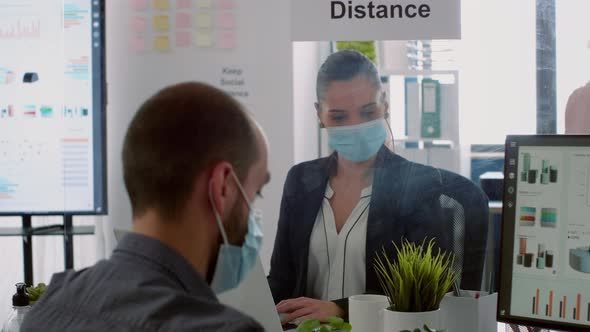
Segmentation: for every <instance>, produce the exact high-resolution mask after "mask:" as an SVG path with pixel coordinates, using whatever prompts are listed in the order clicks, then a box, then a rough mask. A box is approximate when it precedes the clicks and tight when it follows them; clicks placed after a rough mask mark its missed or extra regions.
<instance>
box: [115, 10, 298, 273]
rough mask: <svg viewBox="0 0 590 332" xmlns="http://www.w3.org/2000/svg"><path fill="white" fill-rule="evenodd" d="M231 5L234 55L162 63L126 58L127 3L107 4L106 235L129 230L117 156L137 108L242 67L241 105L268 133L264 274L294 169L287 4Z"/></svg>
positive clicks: (175, 56)
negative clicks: (183, 85) (179, 85)
mask: <svg viewBox="0 0 590 332" xmlns="http://www.w3.org/2000/svg"><path fill="white" fill-rule="evenodd" d="M236 3H237V4H238V6H239V9H238V11H239V14H238V19H237V29H238V30H237V36H238V38H237V40H238V44H237V47H236V49H235V50H234V51H233V52H226V53H220V52H212V51H200V52H199V51H197V50H191V51H182V52H176V51H173V52H171V53H170V54H166V55H162V54H151V53H150V54H134V53H133V52H131V50H130V47H129V32H128V31H129V30H130V29H129V22H131V17H132V16H133V13H132V12H131V9H130V8H128V2H127V1H108V2H107V63H108V69H107V80H108V82H109V105H108V133H107V134H108V163H109V167H108V176H109V218H108V220H109V221H108V223H109V224H110V226H109V225H107V226H108V227H107V228H109V227H111V226H114V227H118V228H125V229H129V228H131V212H130V207H129V201H128V197H127V194H126V192H125V189H124V185H123V178H122V169H121V168H122V166H121V157H120V153H121V146H122V141H123V137H124V134H125V131H126V129H127V126H128V124H129V121H130V119H131V117H132V116H133V114H134V112H135V111H136V110H137V108H138V106H139V105H140V103H141V102H142V101H143V100H145V99H146V98H147V97H148V96H150V95H151V94H153V93H154V92H156V91H157V90H159V89H160V88H162V87H164V86H166V85H168V84H171V83H176V82H181V81H187V80H197V81H206V82H208V83H210V84H214V85H217V84H218V80H216V78H215V77H218V76H219V75H218V74H217V73H218V69H219V66H216V65H215V64H225V65H239V66H242V67H243V68H246V72H247V74H246V75H247V77H246V81H247V82H248V84H249V85H250V90H251V92H252V96H251V98H248V99H249V100H246V101H245V104H246V106H247V107H248V109H249V110H250V111H251V112H252V113H253V114H254V116H255V117H256V119H257V120H258V121H259V122H260V124H261V125H262V127H263V128H264V130H265V131H266V134H267V136H268V139H269V142H270V158H269V168H270V172H271V176H272V181H271V183H270V184H269V185H268V186H267V187H266V188H265V189H264V190H263V193H264V196H265V199H264V200H262V201H260V202H258V204H257V205H258V207H260V208H261V209H262V210H263V211H264V220H265V221H264V233H265V241H264V247H263V250H262V252H261V259H262V262H263V265H264V267H265V269H267V268H268V262H269V261H270V255H271V253H272V245H273V242H274V237H275V233H276V226H277V218H278V212H279V205H280V199H281V195H282V187H283V184H284V180H285V176H286V174H287V171H288V170H289V168H290V167H291V166H292V165H293V161H294V141H295V138H294V125H293V97H292V94H293V92H292V74H291V73H292V60H291V56H292V48H291V42H290V33H289V23H290V17H289V3H288V2H287V1H272V0H248V1H236ZM216 75H217V76H216ZM107 233H108V231H107ZM109 236H110V237H111V235H110V234H109ZM107 240H108V239H107ZM112 240H113V238H112V237H111V238H110V241H107V245H106V252H107V253H108V252H109V250H112V248H113V243H112Z"/></svg>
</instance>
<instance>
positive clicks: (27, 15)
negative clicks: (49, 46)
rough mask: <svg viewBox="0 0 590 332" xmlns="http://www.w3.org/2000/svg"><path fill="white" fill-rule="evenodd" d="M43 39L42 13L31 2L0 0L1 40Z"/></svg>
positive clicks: (25, 0) (26, 0) (29, 0)
mask: <svg viewBox="0 0 590 332" xmlns="http://www.w3.org/2000/svg"><path fill="white" fill-rule="evenodd" d="M39 38H41V18H40V13H39V11H38V10H37V9H36V7H35V6H33V1H31V0H0V40H21V39H26V40H31V39H39Z"/></svg>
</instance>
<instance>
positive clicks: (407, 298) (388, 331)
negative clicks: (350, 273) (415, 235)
mask: <svg viewBox="0 0 590 332" xmlns="http://www.w3.org/2000/svg"><path fill="white" fill-rule="evenodd" d="M434 245H435V242H434V239H432V240H430V241H429V242H428V244H426V239H425V240H424V241H423V242H422V244H415V243H410V242H409V241H407V240H404V241H403V242H402V245H401V248H399V247H398V246H397V245H396V244H395V243H394V246H395V249H396V251H397V261H395V262H392V261H391V260H390V258H389V256H388V255H387V252H386V250H385V248H383V252H382V253H381V254H379V253H377V257H376V258H375V264H374V268H375V271H376V272H377V277H378V279H379V283H380V284H381V287H382V288H383V291H384V292H385V295H386V296H387V299H388V301H389V308H387V309H385V310H384V315H383V318H384V322H383V327H384V332H399V331H405V330H409V331H415V330H418V331H420V330H421V328H422V327H424V326H426V328H427V329H428V328H430V329H435V328H436V329H440V328H441V326H440V303H441V301H442V299H443V297H444V296H445V294H446V293H447V292H448V291H449V290H450V289H451V287H452V285H453V283H454V282H455V281H456V280H457V278H458V277H459V274H458V273H456V272H455V271H454V270H453V265H454V262H455V256H454V254H452V253H446V252H445V253H443V252H441V250H440V249H439V250H438V251H437V252H436V253H435V249H434ZM425 331H426V330H425Z"/></svg>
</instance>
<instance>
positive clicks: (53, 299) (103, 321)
mask: <svg viewBox="0 0 590 332" xmlns="http://www.w3.org/2000/svg"><path fill="white" fill-rule="evenodd" d="M105 263H106V264H108V262H105ZM105 263H99V264H97V265H98V266H97V265H95V266H93V267H90V268H88V269H85V270H82V271H75V272H74V271H66V272H63V273H58V274H56V275H54V277H53V278H52V282H51V283H50V284H49V286H48V288H47V290H46V293H45V294H44V295H43V297H42V298H41V300H40V301H39V302H37V303H36V304H35V306H34V308H33V309H34V310H33V311H32V315H31V317H29V319H27V320H28V322H26V324H25V325H26V326H28V329H27V331H35V329H31V327H32V326H44V327H45V328H46V331H57V330H58V329H61V328H67V327H68V326H70V327H80V326H82V325H84V326H86V327H85V329H86V330H87V331H102V330H103V329H104V328H105V327H106V326H110V327H112V328H113V329H112V330H113V331H115V330H116V331H138V330H143V331H156V330H163V331H264V330H263V328H262V327H261V326H260V325H259V324H258V323H257V322H256V321H255V320H254V319H252V318H251V317H249V316H246V315H244V314H243V313H241V312H239V311H237V310H235V309H232V308H230V307H227V306H225V305H223V304H221V303H220V302H219V301H218V300H217V298H215V296H211V293H210V292H203V293H202V294H201V293H197V294H194V293H193V294H189V293H187V292H186V291H184V290H183V289H180V288H177V287H170V286H169V285H167V284H150V283H143V284H137V285H133V282H131V284H129V285H128V287H126V284H127V282H126V281H125V280H124V279H119V278H113V279H110V280H111V282H109V283H106V284H105V283H102V284H99V285H97V286H95V285H89V284H88V281H90V280H94V277H93V278H89V277H88V276H90V275H91V274H95V273H96V272H99V271H104V267H103V266H101V265H102V264H105ZM99 274H101V273H100V272H99ZM117 279H119V280H118V281H117ZM113 282H114V283H113ZM97 287H98V288H101V289H100V290H96V289H95V288H97ZM84 289H86V291H84ZM93 289H95V290H96V291H94V290H93ZM75 293H77V294H75Z"/></svg>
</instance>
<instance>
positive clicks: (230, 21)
mask: <svg viewBox="0 0 590 332" xmlns="http://www.w3.org/2000/svg"><path fill="white" fill-rule="evenodd" d="M217 26H218V27H221V28H225V29H233V28H234V27H235V26H236V19H235V17H234V14H233V13H230V12H226V13H221V14H219V15H218V16H217Z"/></svg>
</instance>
